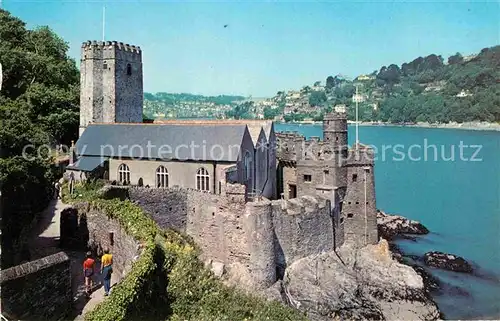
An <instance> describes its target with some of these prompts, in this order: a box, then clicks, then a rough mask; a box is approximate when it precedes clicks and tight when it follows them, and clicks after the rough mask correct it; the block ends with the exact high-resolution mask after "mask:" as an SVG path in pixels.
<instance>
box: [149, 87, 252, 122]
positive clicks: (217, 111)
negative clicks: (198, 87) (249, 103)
mask: <svg viewBox="0 0 500 321" xmlns="http://www.w3.org/2000/svg"><path fill="white" fill-rule="evenodd" d="M244 99H245V97H242V96H230V95H219V96H202V95H193V94H186V93H181V94H174V93H165V92H159V93H156V94H152V93H144V115H145V117H146V118H157V117H160V118H162V117H167V118H170V117H175V118H197V117H209V118H212V117H213V118H218V117H221V116H222V115H223V114H224V112H225V111H228V110H231V109H232V108H233V106H234V105H235V102H239V101H242V100H244Z"/></svg>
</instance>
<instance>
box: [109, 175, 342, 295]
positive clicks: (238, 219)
mask: <svg viewBox="0 0 500 321" xmlns="http://www.w3.org/2000/svg"><path fill="white" fill-rule="evenodd" d="M118 189H122V190H123V189H127V190H128V192H127V193H128V195H129V197H130V199H131V201H133V202H135V203H136V204H138V205H139V206H140V207H142V208H143V209H144V210H145V211H147V212H148V213H149V214H150V215H151V216H152V218H153V219H154V220H155V221H156V222H157V223H158V224H159V225H160V226H161V227H162V228H173V229H176V230H178V231H180V232H185V233H186V234H188V235H190V236H191V237H192V238H193V240H194V242H195V243H196V244H197V245H198V246H199V248H200V249H201V251H202V253H201V256H202V257H201V259H202V260H204V261H212V262H220V263H222V264H225V265H230V264H232V263H240V264H242V265H244V266H246V267H247V268H248V270H249V272H250V273H251V274H252V277H253V278H254V281H255V283H256V285H257V286H260V287H266V286H269V285H271V284H273V283H274V282H275V281H276V279H277V278H279V277H282V273H283V271H284V268H285V267H286V266H288V265H290V264H291V263H292V262H294V261H295V260H298V259H300V258H303V257H306V256H308V255H311V254H319V253H322V252H325V251H330V250H332V249H334V246H335V241H334V240H335V235H334V231H335V228H334V224H339V223H338V222H339V219H338V217H335V216H336V215H335V214H331V210H330V208H331V203H330V200H326V199H322V198H321V197H312V196H304V197H301V198H297V199H292V200H288V201H287V200H277V201H269V200H266V199H261V200H256V201H254V202H248V203H245V187H244V186H242V185H239V184H226V185H225V186H224V188H223V189H222V194H221V195H215V194H211V193H205V192H200V191H197V190H192V189H184V188H167V189H150V188H138V187H129V188H125V187H111V190H118ZM113 193H114V194H115V195H118V194H119V193H116V192H113ZM333 213H336V212H333ZM337 231H343V229H337ZM341 241H342V238H338V239H337V243H339V242H341ZM340 245H341V244H337V246H340ZM277 271H278V274H277Z"/></svg>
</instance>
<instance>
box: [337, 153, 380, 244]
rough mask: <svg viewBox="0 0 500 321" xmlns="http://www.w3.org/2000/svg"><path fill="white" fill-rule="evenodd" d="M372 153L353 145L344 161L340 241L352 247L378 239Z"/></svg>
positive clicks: (374, 241) (374, 242)
mask: <svg viewBox="0 0 500 321" xmlns="http://www.w3.org/2000/svg"><path fill="white" fill-rule="evenodd" d="M373 165H374V152H373V149H372V148H370V147H369V146H365V145H362V144H357V145H354V146H353V148H352V149H350V150H349V157H348V160H347V164H346V167H347V177H348V182H347V193H346V196H345V199H344V201H343V206H342V214H341V217H342V220H343V221H344V240H345V243H351V244H353V245H355V246H356V247H363V246H365V245H367V244H376V243H377V242H378V231H377V204H376V201H375V179H374V178H375V175H374V172H373V170H374V166H373Z"/></svg>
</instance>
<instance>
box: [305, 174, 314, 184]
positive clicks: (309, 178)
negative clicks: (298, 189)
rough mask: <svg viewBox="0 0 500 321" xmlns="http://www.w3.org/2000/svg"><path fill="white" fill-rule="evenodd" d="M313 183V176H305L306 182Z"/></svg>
mask: <svg viewBox="0 0 500 321" xmlns="http://www.w3.org/2000/svg"><path fill="white" fill-rule="evenodd" d="M310 181H312V176H311V175H304V182H310Z"/></svg>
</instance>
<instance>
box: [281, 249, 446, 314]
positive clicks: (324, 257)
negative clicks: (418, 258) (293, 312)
mask: <svg viewBox="0 0 500 321" xmlns="http://www.w3.org/2000/svg"><path fill="white" fill-rule="evenodd" d="M283 285H284V290H285V295H286V297H287V301H288V302H289V303H290V304H291V305H292V306H294V307H295V308H297V309H299V310H301V311H305V312H306V313H307V316H308V318H309V319H310V320H313V321H326V320H336V319H341V320H366V319H368V320H397V319H398V320H401V319H403V320H437V319H438V318H439V316H440V314H439V310H438V308H437V306H436V304H435V303H434V302H433V301H432V299H430V297H429V296H428V295H427V294H426V292H425V289H424V283H423V280H422V277H421V276H420V275H418V274H417V273H416V272H415V271H414V270H413V269H412V268H411V267H409V266H406V265H403V264H400V263H398V262H396V261H395V260H393V259H392V255H391V253H390V251H389V245H388V243H387V241H386V240H381V241H380V242H379V244H377V245H370V246H367V247H365V248H362V249H354V248H350V247H349V246H348V245H344V246H342V247H341V248H339V249H338V250H337V252H327V253H323V254H320V255H313V256H309V257H306V258H303V259H300V260H298V261H296V262H294V263H292V264H291V265H290V266H289V267H288V268H287V269H286V271H285V278H284V281H283Z"/></svg>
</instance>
